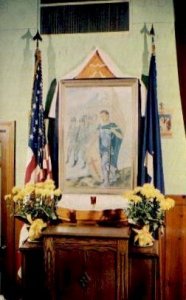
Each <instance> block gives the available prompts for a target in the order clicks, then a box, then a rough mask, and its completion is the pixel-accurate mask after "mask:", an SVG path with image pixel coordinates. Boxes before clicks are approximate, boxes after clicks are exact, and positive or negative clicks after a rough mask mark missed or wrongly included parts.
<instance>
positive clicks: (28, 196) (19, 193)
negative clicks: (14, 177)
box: [5, 180, 62, 223]
mask: <svg viewBox="0 0 186 300" xmlns="http://www.w3.org/2000/svg"><path fill="white" fill-rule="evenodd" d="M61 196H62V193H61V191H60V189H56V188H55V185H54V181H53V180H46V181H44V182H39V183H35V184H30V183H28V184H26V185H25V186H24V187H23V188H19V187H17V186H15V187H13V189H12V193H11V194H9V195H6V196H5V200H6V201H7V205H8V204H11V202H12V201H13V202H14V215H15V216H16V217H19V218H21V219H23V220H24V221H25V222H28V219H29V220H35V219H38V218H39V219H42V220H43V221H45V222H48V221H52V220H57V214H56V205H57V202H58V201H59V200H60V199H61ZM28 216H30V217H29V218H28ZM29 223H30V222H29Z"/></svg>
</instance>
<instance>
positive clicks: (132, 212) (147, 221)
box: [124, 183, 175, 240]
mask: <svg viewBox="0 0 186 300" xmlns="http://www.w3.org/2000/svg"><path fill="white" fill-rule="evenodd" d="M124 197H125V198H127V199H128V201H129V204H128V207H127V208H126V211H125V212H126V214H127V217H128V222H129V224H135V225H137V226H138V227H140V228H144V230H143V231H142V232H141V233H140V232H138V239H139V240H141V238H140V234H142V233H143V234H144V232H146V233H147V231H149V232H151V233H153V232H155V231H156V229H158V228H159V227H161V226H162V225H164V217H165V211H166V210H169V209H171V208H173V207H174V205H175V201H174V200H173V199H171V198H166V197H165V196H164V195H163V194H162V193H161V192H160V191H159V190H158V189H156V188H155V187H154V186H153V185H152V184H148V183H147V184H144V185H143V186H141V187H136V188H135V189H134V190H133V191H130V192H127V193H125V194H124ZM146 225H148V227H144V226H146Z"/></svg>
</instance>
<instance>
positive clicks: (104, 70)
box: [48, 48, 146, 118]
mask: <svg viewBox="0 0 186 300" xmlns="http://www.w3.org/2000/svg"><path fill="white" fill-rule="evenodd" d="M134 77H135V78H137V76H130V75H128V74H124V73H122V72H121V71H120V70H119V68H118V67H117V66H116V65H115V64H114V63H113V61H112V60H111V58H110V57H109V56H108V55H107V54H106V53H105V52H104V51H103V50H101V49H99V48H96V49H94V50H93V51H91V52H90V54H89V55H88V56H87V57H86V58H85V59H84V60H83V62H81V63H80V64H79V66H78V67H77V68H75V69H74V70H72V71H71V72H70V73H68V74H66V75H65V76H63V77H62V78H60V80H64V79H86V78H134ZM60 80H58V81H56V88H55V92H54V94H53V98H52V101H51V99H50V101H51V105H50V111H49V114H48V117H50V118H55V114H56V101H57V95H58V91H59V82H60ZM139 80H140V79H139ZM141 99H142V108H141V109H142V115H143V111H144V109H143V107H144V105H145V99H146V88H145V86H144V85H143V83H142V82H141Z"/></svg>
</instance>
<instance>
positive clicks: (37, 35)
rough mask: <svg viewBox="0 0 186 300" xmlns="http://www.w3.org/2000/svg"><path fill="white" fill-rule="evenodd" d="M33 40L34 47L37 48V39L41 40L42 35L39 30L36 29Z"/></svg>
mask: <svg viewBox="0 0 186 300" xmlns="http://www.w3.org/2000/svg"><path fill="white" fill-rule="evenodd" d="M33 40H34V41H36V49H38V48H39V41H41V42H42V37H41V35H40V33H39V30H37V32H36V34H35V35H34V37H33Z"/></svg>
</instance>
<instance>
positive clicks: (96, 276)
mask: <svg viewBox="0 0 186 300" xmlns="http://www.w3.org/2000/svg"><path fill="white" fill-rule="evenodd" d="M43 236H44V240H43V243H29V242H26V243H25V244H24V245H23V246H22V247H21V248H20V250H21V253H22V272H23V274H22V286H23V299H24V300H31V299H34V300H36V299H38V300H39V299H45V300H51V299H52V300H53V299H57V300H58V299H64V300H67V299H68V300H74V299H78V300H84V299H86V300H87V299H90V300H99V299H101V300H102V299H103V300H104V299H105V300H116V299H117V300H122V299H125V300H126V299H129V300H160V299H161V295H162V292H161V291H162V290H161V287H162V280H161V272H160V269H161V268H160V266H161V249H160V248H161V242H160V241H156V242H155V244H154V245H153V246H151V247H145V248H140V247H133V246H131V245H129V246H128V237H129V232H128V228H127V227H124V228H104V227H96V226H86V227H81V226H73V225H72V226H64V225H61V226H57V227H56V226H55V227H48V228H47V229H46V230H45V231H44V233H43ZM166 299H168V298H166Z"/></svg>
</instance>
